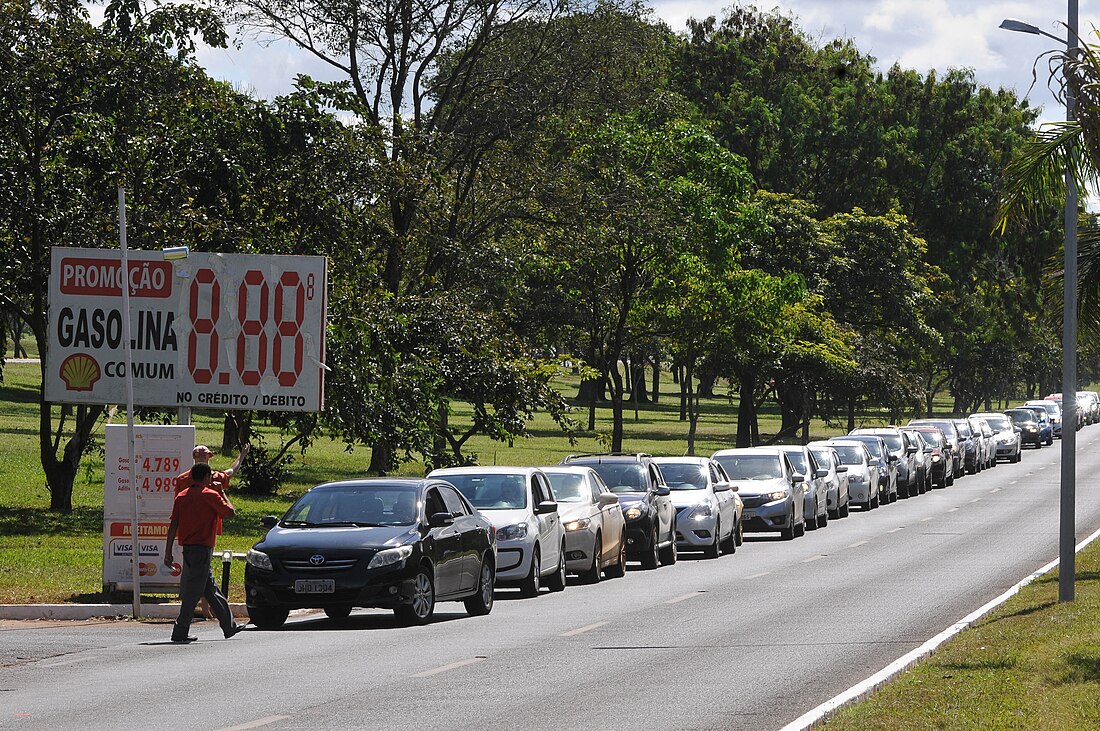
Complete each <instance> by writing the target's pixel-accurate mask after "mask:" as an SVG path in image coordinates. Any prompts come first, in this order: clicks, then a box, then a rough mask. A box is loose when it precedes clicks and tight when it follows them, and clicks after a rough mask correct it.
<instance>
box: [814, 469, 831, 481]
mask: <svg viewBox="0 0 1100 731" xmlns="http://www.w3.org/2000/svg"><path fill="white" fill-rule="evenodd" d="M828 476H829V470H818V471H817V472H815V473H814V477H816V478H818V479H819V480H821V479H824V478H826V477H828Z"/></svg>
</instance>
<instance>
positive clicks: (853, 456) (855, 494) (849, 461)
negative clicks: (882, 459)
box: [826, 439, 879, 510]
mask: <svg viewBox="0 0 1100 731" xmlns="http://www.w3.org/2000/svg"><path fill="white" fill-rule="evenodd" d="M826 444H828V445H829V446H830V447H832V448H833V449H835V450H836V453H837V454H838V455H840V463H841V464H842V465H844V466H845V467H847V468H848V472H847V475H848V495H849V497H850V498H851V499H852V500H853V501H854V502H855V503H856V505H860V506H862V507H863V509H864V510H873V509H875V508H877V507H878V505H879V478H878V474H879V466H878V460H876V459H875V458H874V457H872V456H871V453H870V452H868V451H867V446H866V445H865V444H864V443H863V442H858V441H855V440H851V441H845V440H844V439H831V440H829V441H828V442H826Z"/></svg>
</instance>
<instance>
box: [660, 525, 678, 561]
mask: <svg viewBox="0 0 1100 731" xmlns="http://www.w3.org/2000/svg"><path fill="white" fill-rule="evenodd" d="M677 555H678V552H677V548H676V526H672V540H671V541H670V542H669V544H668V545H667V546H665V547H664V548H662V549H661V565H662V566H671V565H672V564H674V563H676V557H677Z"/></svg>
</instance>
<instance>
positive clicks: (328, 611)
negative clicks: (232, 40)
mask: <svg viewBox="0 0 1100 731" xmlns="http://www.w3.org/2000/svg"><path fill="white" fill-rule="evenodd" d="M349 614H351V605H350V604H332V605H329V606H327V607H325V616H327V617H328V618H329V619H347V617H348V615H349Z"/></svg>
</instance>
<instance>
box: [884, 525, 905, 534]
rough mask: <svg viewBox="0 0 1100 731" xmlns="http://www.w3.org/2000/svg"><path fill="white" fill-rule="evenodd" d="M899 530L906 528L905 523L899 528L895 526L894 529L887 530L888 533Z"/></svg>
mask: <svg viewBox="0 0 1100 731" xmlns="http://www.w3.org/2000/svg"><path fill="white" fill-rule="evenodd" d="M899 530H905V526H904V525H899V526H898V527H897V528H893V529H891V530H888V531H886V532H887V533H897V532H898V531H899Z"/></svg>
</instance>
